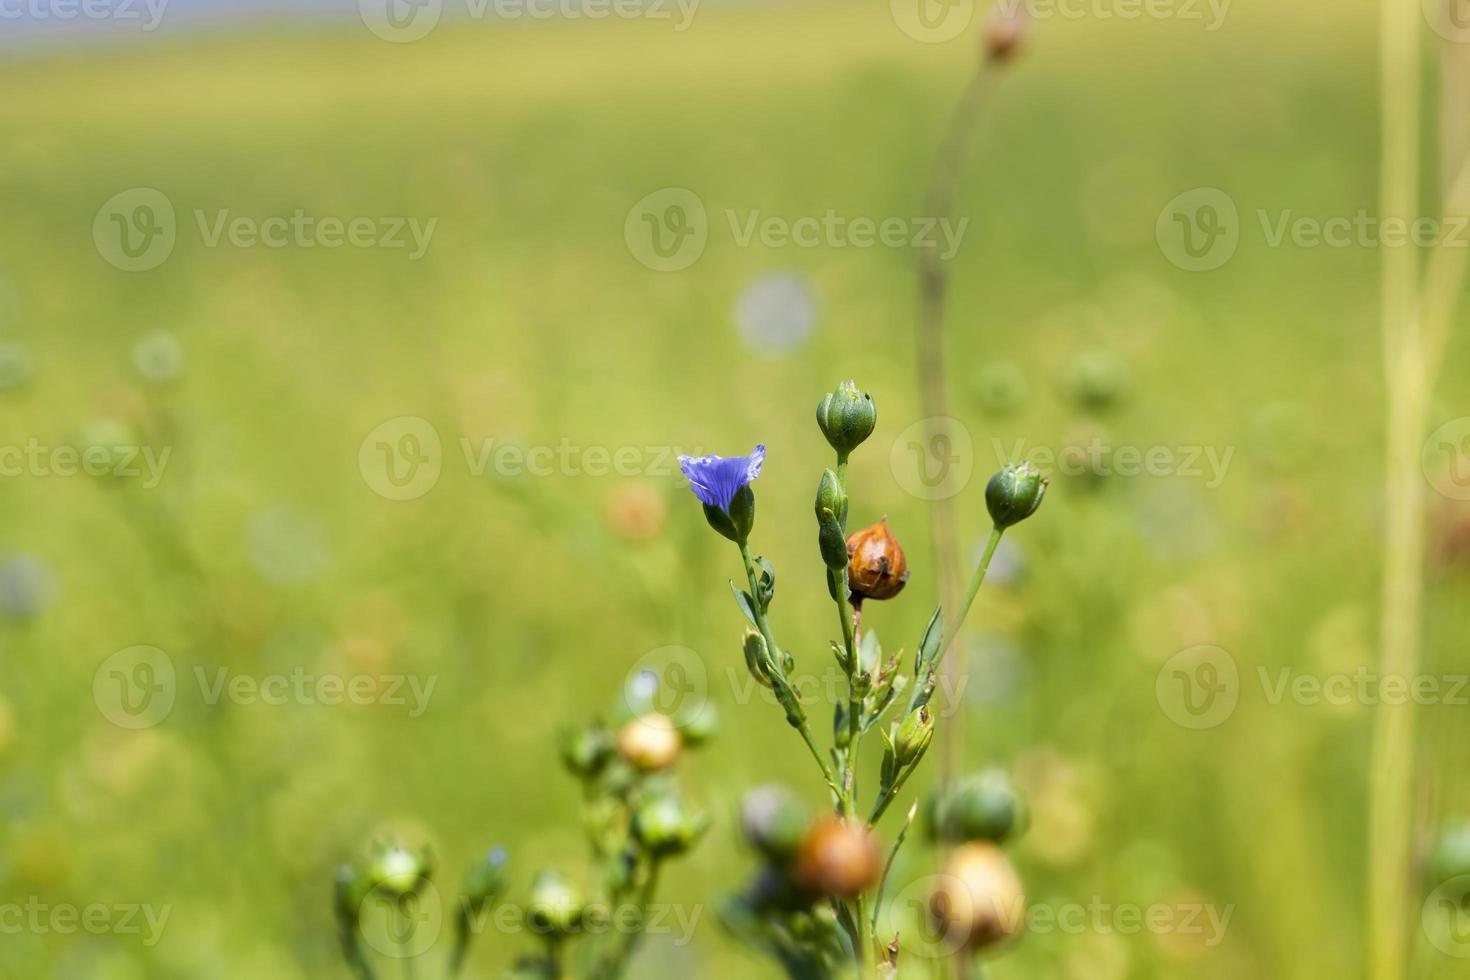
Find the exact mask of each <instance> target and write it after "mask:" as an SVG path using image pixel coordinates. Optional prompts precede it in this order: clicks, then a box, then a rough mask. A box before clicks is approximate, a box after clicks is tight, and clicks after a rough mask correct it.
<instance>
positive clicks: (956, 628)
mask: <svg viewBox="0 0 1470 980" xmlns="http://www.w3.org/2000/svg"><path fill="white" fill-rule="evenodd" d="M1002 534H1005V531H1004V530H1003V529H1001V528H998V527H992V528H991V529H990V540H989V541H988V542H986V545H985V554H984V555H982V556H981V558H980V564H978V565H976V566H975V574H974V575H973V576H971V578H970V588H969V591H967V592H966V593H965V601H964V604H963V605H961V606H960V613H959V615H958V616H956V617H955V619H954V622H953V623H951V624H950V626H949V629H947V630H945V646H946V649H947V648H948V645H949V644H950V643H953V642H954V639H955V637H957V636H959V633H960V627H962V626H964V625H965V617H967V616H969V615H970V607H971V606H972V605H974V604H975V596H976V594H977V593H979V591H980V584H981V583H982V582H984V581H985V573H986V572H987V571H989V570H990V559H991V558H993V557H994V556H995V549H996V546H997V545H999V544H1000V537H1001V535H1002Z"/></svg>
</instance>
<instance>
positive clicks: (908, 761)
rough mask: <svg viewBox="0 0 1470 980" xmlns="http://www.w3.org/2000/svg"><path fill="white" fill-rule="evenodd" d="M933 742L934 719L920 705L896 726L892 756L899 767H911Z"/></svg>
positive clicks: (925, 707) (926, 709)
mask: <svg viewBox="0 0 1470 980" xmlns="http://www.w3.org/2000/svg"><path fill="white" fill-rule="evenodd" d="M932 741H934V719H933V718H932V717H931V716H930V714H929V708H928V706H927V705H920V706H919V707H918V709H916V710H915V711H913V712H912V713H910V714H909V716H908V717H907V718H905V719H904V720H903V724H902V725H899V726H898V736H897V737H896V738H895V739H894V740H893V749H894V754H895V756H896V758H897V760H898V764H899V766H900V767H903V766H910V765H913V764H914V763H915V762H917V761H918V760H919V758H920V757H922V756H923V754H924V752H925V751H926V750H927V749H928V748H929V743H930V742H932Z"/></svg>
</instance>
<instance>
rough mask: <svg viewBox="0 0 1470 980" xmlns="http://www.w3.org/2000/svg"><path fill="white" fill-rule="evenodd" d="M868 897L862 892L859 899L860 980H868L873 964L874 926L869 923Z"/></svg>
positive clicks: (858, 961)
mask: <svg viewBox="0 0 1470 980" xmlns="http://www.w3.org/2000/svg"><path fill="white" fill-rule="evenodd" d="M867 901H868V900H867V897H866V896H864V895H863V894H862V893H861V892H859V893H858V897H857V921H858V954H857V967H858V980H867V978H868V976H869V975H870V974H871V972H872V964H873V924H872V923H871V922H869V921H868V906H867Z"/></svg>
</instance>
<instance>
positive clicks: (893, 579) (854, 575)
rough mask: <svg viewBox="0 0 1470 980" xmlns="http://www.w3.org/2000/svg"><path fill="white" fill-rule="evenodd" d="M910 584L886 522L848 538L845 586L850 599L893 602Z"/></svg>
mask: <svg viewBox="0 0 1470 980" xmlns="http://www.w3.org/2000/svg"><path fill="white" fill-rule="evenodd" d="M908 580H909V562H908V559H907V558H905V557H904V554H903V548H901V547H899V544H898V539H897V538H895V537H894V536H893V534H892V533H891V532H890V531H889V530H888V518H886V517H885V518H883V519H882V520H881V521H879V522H878V523H877V524H873V525H871V526H869V527H865V528H863V529H862V530H861V531H854V532H853V533H852V534H851V535H849V536H848V538H847V584H848V588H849V589H851V590H852V595H853V599H854V600H857V599H892V598H893V597H894V596H896V595H898V594H899V593H900V592H902V591H903V587H904V585H905V584H906V583H907V582H908Z"/></svg>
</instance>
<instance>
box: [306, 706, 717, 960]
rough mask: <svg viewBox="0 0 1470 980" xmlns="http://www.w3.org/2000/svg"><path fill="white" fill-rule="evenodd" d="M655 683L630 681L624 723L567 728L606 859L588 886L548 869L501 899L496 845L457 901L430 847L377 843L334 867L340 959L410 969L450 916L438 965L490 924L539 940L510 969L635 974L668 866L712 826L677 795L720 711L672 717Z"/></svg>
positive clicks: (567, 750)
mask: <svg viewBox="0 0 1470 980" xmlns="http://www.w3.org/2000/svg"><path fill="white" fill-rule="evenodd" d="M656 693H657V692H654V691H649V690H644V689H635V690H631V691H630V692H628V693H627V695H626V696H625V698H624V704H623V705H622V706H621V709H620V712H619V718H618V719H617V721H618V727H616V728H613V727H609V726H608V725H607V724H605V723H603V722H600V721H599V722H595V723H593V724H591V725H588V726H586V727H585V728H581V729H577V730H572V731H568V732H567V733H565V734H564V736H563V738H562V760H563V762H564V763H565V764H566V767H567V768H568V770H570V771H571V772H572V774H573V775H574V776H576V778H577V779H578V780H579V781H580V782H581V784H582V791H583V793H582V796H583V808H582V820H583V825H584V827H585V830H586V834H587V839H588V843H589V845H590V849H591V856H592V861H593V866H594V868H595V869H596V875H595V884H594V886H593V887H592V889H591V890H590V891H587V890H584V888H583V887H581V886H580V885H578V884H577V883H576V882H575V881H574V880H573V879H571V878H570V877H567V876H565V875H563V874H562V873H561V872H559V871H556V870H551V869H544V870H541V871H539V872H538V873H537V874H536V876H535V878H534V880H533V881H532V884H531V889H530V892H529V894H528V895H527V896H526V901H525V904H524V905H523V906H509V905H507V904H505V903H503V902H501V898H502V895H503V893H504V891H505V885H506V877H507V875H506V868H507V864H508V858H507V855H506V852H505V851H504V849H502V848H500V847H496V848H493V849H491V850H490V851H489V852H488V853H487V854H485V855H484V856H483V857H481V858H480V859H478V860H476V861H475V862H474V863H473V864H471V865H470V867H469V869H468V871H467V873H466V874H465V877H464V882H463V885H462V887H461V889H460V892H459V894H458V896H457V897H456V899H455V900H454V902H453V903H452V904H449V903H445V902H443V901H441V899H440V893H439V891H438V890H437V888H436V887H435V885H434V881H433V878H434V871H435V868H434V861H433V856H432V854H431V853H430V851H429V849H428V848H427V847H426V846H423V847H412V846H409V845H407V844H404V843H402V842H401V841H397V840H384V841H379V842H377V843H375V844H373V845H372V846H371V847H370V848H369V849H368V851H367V852H366V853H365V854H364V855H362V856H361V857H359V858H358V859H357V860H354V861H353V862H351V863H349V864H347V865H345V866H344V867H342V868H341V870H340V871H339V872H338V875H337V879H336V882H335V885H334V903H333V904H334V909H335V914H336V922H337V926H338V934H339V939H340V944H341V948H342V953H343V957H344V958H345V960H346V962H347V965H348V967H349V968H350V969H351V970H352V972H353V974H354V975H355V976H356V977H358V978H359V980H378V977H379V976H380V975H381V974H380V973H379V972H378V968H377V966H375V965H374V964H375V962H379V961H381V960H385V959H386V960H390V961H391V960H397V961H399V963H400V964H401V969H402V973H403V976H404V977H406V978H413V977H415V975H416V971H417V970H418V969H419V967H420V965H421V964H425V963H432V962H433V955H434V953H435V947H437V946H438V945H439V943H438V942H437V940H438V936H439V933H440V932H441V925H442V924H444V923H446V922H449V921H451V920H452V923H453V926H452V928H453V939H452V943H451V944H450V946H449V948H448V950H447V952H445V953H444V955H443V956H442V957H441V958H440V961H439V962H440V975H442V976H444V977H456V976H459V975H460V973H461V971H462V970H463V968H464V965H465V962H466V960H467V958H468V955H469V952H470V949H471V947H472V945H473V943H474V940H475V938H476V937H477V936H479V935H480V934H481V933H484V932H486V931H487V930H489V931H496V932H516V933H525V934H527V935H529V936H531V937H533V938H534V939H535V940H536V946H537V947H538V948H537V949H536V950H535V951H534V952H531V953H528V954H525V955H522V956H520V957H519V958H517V959H516V960H515V962H514V964H513V966H512V967H511V968H510V970H509V971H507V972H506V973H505V974H503V975H504V976H505V978H506V980H618V978H620V977H623V976H625V975H626V973H627V970H628V966H629V963H630V962H631V960H632V958H633V954H634V953H635V952H636V951H637V947H638V941H639V939H640V938H641V936H642V935H643V933H644V931H645V930H646V928H647V927H648V923H649V920H650V917H649V909H650V907H651V905H652V904H653V902H654V900H655V897H656V894H657V888H658V881H659V876H660V872H661V871H662V869H663V867H664V865H665V864H666V863H667V862H668V861H670V860H673V859H675V858H677V857H679V856H680V855H683V854H685V853H686V852H687V851H689V850H690V848H692V847H693V846H694V844H695V843H696V842H697V841H698V840H699V838H700V837H701V836H703V834H704V832H705V830H706V829H707V827H708V823H709V821H708V819H707V818H706V817H705V816H704V815H703V814H701V813H699V812H697V811H696V810H695V809H694V808H693V807H692V806H691V805H690V804H689V803H688V802H687V801H686V800H685V799H684V797H683V796H682V795H681V793H680V791H679V787H678V784H677V781H676V779H675V776H674V769H675V766H676V764H677V763H678V761H679V759H680V757H681V756H682V755H683V752H684V750H685V749H686V748H692V747H695V746H698V745H700V744H702V743H703V742H704V741H705V740H707V739H708V738H709V737H711V736H712V735H713V731H712V725H713V716H712V715H709V714H705V715H702V716H701V718H700V719H696V720H695V721H691V722H688V723H686V724H683V725H679V726H676V725H675V724H674V722H673V721H672V720H671V719H670V718H668V717H667V716H665V715H663V714H660V713H658V712H657V711H655V710H653V708H652V705H653V703H654V700H655V697H654V696H655V694H656Z"/></svg>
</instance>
